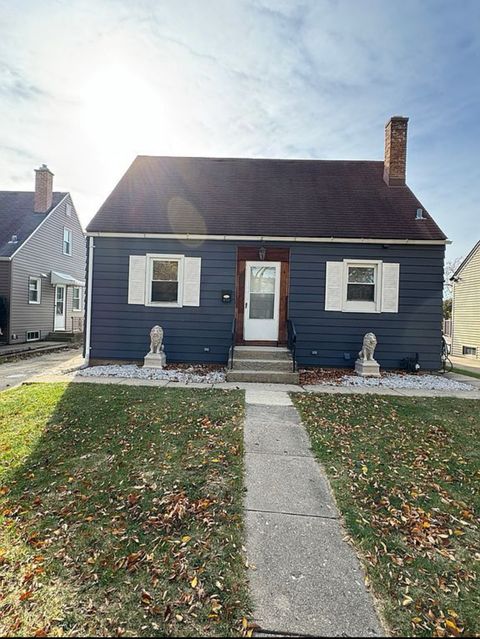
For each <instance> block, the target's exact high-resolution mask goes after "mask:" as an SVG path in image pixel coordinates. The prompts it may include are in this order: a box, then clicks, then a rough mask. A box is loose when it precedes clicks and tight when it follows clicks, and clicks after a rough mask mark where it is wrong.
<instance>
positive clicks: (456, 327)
mask: <svg viewBox="0 0 480 639" xmlns="http://www.w3.org/2000/svg"><path fill="white" fill-rule="evenodd" d="M450 280H451V281H452V282H453V303H452V323H453V332H452V355H456V356H457V357H465V358H469V359H476V360H480V241H479V242H477V244H476V245H475V246H474V247H473V249H472V250H471V251H470V253H469V254H468V255H467V257H466V258H465V259H464V260H463V262H462V263H461V264H460V266H459V267H458V269H457V270H456V271H455V273H454V274H453V275H452V277H451V278H450Z"/></svg>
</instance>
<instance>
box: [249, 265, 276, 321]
mask: <svg viewBox="0 0 480 639" xmlns="http://www.w3.org/2000/svg"><path fill="white" fill-rule="evenodd" d="M275 275H276V269H275V267H274V266H251V267H250V309H249V316H250V319H273V317H274V314H275Z"/></svg>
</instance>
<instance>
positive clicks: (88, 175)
mask: <svg viewBox="0 0 480 639" xmlns="http://www.w3.org/2000/svg"><path fill="white" fill-rule="evenodd" d="M479 34H480V1H479V0H449V1H445V0H422V1H419V0H402V2H401V3H397V2H393V1H386V0H181V2H180V1H178V0H136V1H135V2H132V1H131V0H130V1H124V0H65V1H64V0H42V2H38V0H15V2H12V1H11V0H0V188H1V189H11V190H32V189H33V180H34V172H33V170H34V169H35V168H38V167H39V166H40V164H42V163H46V164H47V165H48V166H49V168H50V169H51V170H52V171H53V173H54V174H55V178H54V189H55V190H59V191H70V192H71V193H72V197H73V199H74V203H75V206H76V208H77V210H78V212H79V215H80V219H81V221H82V224H83V225H84V226H85V225H86V224H87V222H88V221H89V220H90V219H91V218H92V217H93V215H94V214H95V212H96V210H97V209H98V208H99V206H100V205H101V204H102V202H103V201H104V200H105V198H106V197H107V196H108V194H109V193H110V192H111V191H112V189H113V188H114V186H115V184H116V183H117V182H118V180H119V179H120V177H121V176H122V174H123V173H124V172H125V170H126V169H127V168H128V166H129V165H130V163H131V162H132V160H133V159H134V157H135V156H136V155H138V154H147V155H189V156H220V157H222V156H229V157H276V158H316V159H375V160H379V159H383V152H384V148H383V145H384V125H385V123H386V121H387V120H388V118H389V117H390V116H391V115H405V116H408V117H409V118H410V121H409V137H408V158H407V182H408V184H409V186H410V187H411V188H412V189H413V191H414V192H415V194H416V195H417V197H419V199H420V200H421V201H422V203H423V205H424V206H425V208H426V209H427V210H428V211H429V212H430V213H431V214H432V215H433V216H434V218H435V219H436V221H437V223H438V224H439V225H440V227H441V228H442V229H443V231H444V232H445V233H446V234H447V236H448V237H449V238H450V239H451V240H452V242H453V243H452V245H451V246H450V247H449V248H448V250H447V258H448V259H454V258H458V257H460V256H465V255H466V254H467V253H468V251H469V250H470V249H471V247H472V246H473V245H474V243H475V242H476V241H477V240H479V239H480V161H479V148H480V117H479V115H480V80H479V78H480V73H479V71H478V70H479V69H480V35H479Z"/></svg>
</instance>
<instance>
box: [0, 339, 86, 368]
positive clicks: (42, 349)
mask: <svg viewBox="0 0 480 639" xmlns="http://www.w3.org/2000/svg"><path fill="white" fill-rule="evenodd" d="M72 347H73V348H75V346H74V345H72V344H71V343H69V342H47V341H41V342H28V343H25V344H2V345H1V346H0V363H3V362H6V361H8V360H10V359H14V358H16V357H28V356H30V355H43V354H44V353H50V352H54V351H61V350H65V349H68V348H72Z"/></svg>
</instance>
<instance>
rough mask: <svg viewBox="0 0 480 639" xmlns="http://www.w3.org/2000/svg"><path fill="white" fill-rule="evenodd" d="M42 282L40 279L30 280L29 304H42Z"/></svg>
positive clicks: (31, 278) (33, 278)
mask: <svg viewBox="0 0 480 639" xmlns="http://www.w3.org/2000/svg"><path fill="white" fill-rule="evenodd" d="M41 290H42V280H41V279H40V278H39V277H29V278H28V303H29V304H40V296H41Z"/></svg>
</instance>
